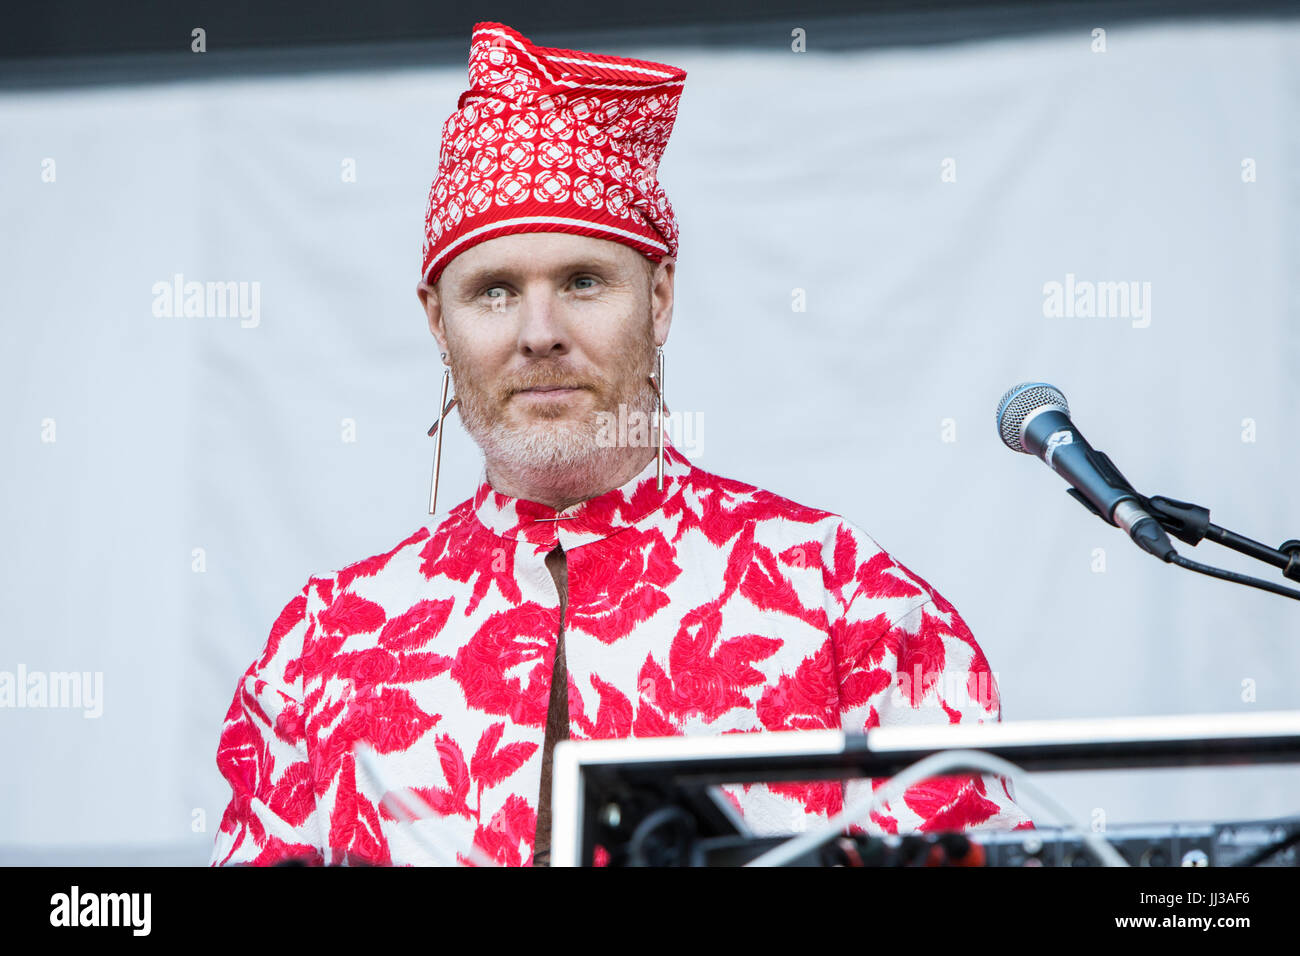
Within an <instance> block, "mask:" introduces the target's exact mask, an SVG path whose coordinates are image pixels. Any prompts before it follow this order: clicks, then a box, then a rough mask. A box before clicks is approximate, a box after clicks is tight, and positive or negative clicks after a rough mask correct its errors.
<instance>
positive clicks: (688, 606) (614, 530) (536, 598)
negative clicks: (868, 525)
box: [212, 443, 1032, 865]
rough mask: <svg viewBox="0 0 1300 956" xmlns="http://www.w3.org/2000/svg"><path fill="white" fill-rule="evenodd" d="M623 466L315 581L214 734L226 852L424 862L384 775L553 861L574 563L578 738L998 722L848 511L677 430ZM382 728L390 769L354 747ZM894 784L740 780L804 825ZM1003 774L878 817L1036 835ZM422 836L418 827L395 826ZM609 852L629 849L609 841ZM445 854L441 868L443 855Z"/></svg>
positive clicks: (520, 849) (960, 647)
mask: <svg viewBox="0 0 1300 956" xmlns="http://www.w3.org/2000/svg"><path fill="white" fill-rule="evenodd" d="M664 457H665V475H664V489H663V491H662V492H660V491H658V490H657V489H656V487H655V463H654V462H653V461H651V463H650V464H649V465H648V466H647V467H646V469H645V470H644V471H642V473H641V474H640V475H638V476H636V477H635V478H633V479H632V480H631V481H629V482H628V483H627V484H626V485H624V486H622V487H620V488H617V489H613V490H611V491H609V492H606V493H605V494H603V495H598V496H596V497H595V498H592V499H589V500H588V501H586V502H581V503H579V504H578V505H575V506H572V507H571V508H569V509H565V511H563V512H555V511H554V510H553V509H549V508H548V507H547V506H545V505H542V504H540V503H537V502H531V501H525V500H521V499H515V498H510V497H508V496H505V495H501V494H499V493H498V492H496V491H495V490H493V489H492V488H491V486H490V485H488V483H487V482H486V478H484V480H483V481H481V482H480V485H479V488H478V490H477V491H476V493H475V494H474V496H473V497H471V498H469V499H467V500H466V501H463V502H461V503H460V504H458V505H456V506H455V507H453V508H452V509H451V510H450V511H448V512H446V513H444V514H440V515H437V516H434V518H433V519H431V521H430V523H429V525H428V526H427V527H426V528H422V529H419V530H417V531H416V532H414V533H413V534H410V535H408V536H407V537H406V538H405V539H404V540H403V541H402V542H401V543H400V544H399V545H398V546H397V547H395V548H391V549H389V550H386V551H384V552H383V553H382V554H379V555H376V556H375V557H373V558H367V559H364V560H362V561H358V562H356V563H354V564H352V565H349V566H348V567H346V568H344V569H343V570H342V571H339V572H336V573H332V574H325V575H316V576H313V577H311V578H310V579H309V580H308V582H307V585H306V586H305V587H304V588H303V589H302V591H301V593H300V594H298V595H297V596H295V597H294V598H293V599H292V600H291V601H289V602H288V603H287V604H286V605H285V607H284V609H283V610H282V611H281V612H280V614H279V615H278V616H277V617H276V619H275V621H274V623H273V624H272V627H271V631H270V634H269V636H268V638H267V641H266V644H265V645H264V647H263V648H262V649H261V651H260V653H259V654H258V655H257V656H256V659H255V660H254V661H253V663H252V664H251V665H250V666H249V667H248V668H247V670H246V671H245V672H244V674H243V676H242V677H241V678H240V681H239V684H238V687H237V688H236V693H235V695H234V698H233V700H232V702H231V705H230V707H229V709H228V710H227V713H226V717H225V724H224V726H223V728H222V731H221V736H220V740H219V742H218V752H217V765H218V768H219V769H220V771H221V773H222V775H223V776H224V777H225V779H226V780H227V782H228V783H229V784H230V787H231V797H230V801H229V804H228V806H227V807H226V810H225V813H224V815H223V817H222V821H221V826H220V828H219V831H218V833H217V837H216V840H215V843H214V847H213V855H212V862H213V863H214V864H228V863H255V864H259V865H260V864H267V863H274V862H277V861H278V860H281V859H286V858H289V857H301V858H303V859H304V860H305V861H307V862H314V863H323V864H358V863H382V864H389V863H391V864H413V863H422V862H429V859H428V858H427V857H426V856H424V855H423V854H424V853H425V851H424V850H423V849H422V847H421V844H420V843H419V841H416V840H412V839H410V838H409V835H407V834H405V833H404V832H403V828H405V827H410V826H412V824H410V823H409V822H407V821H406V820H405V819H404V818H402V817H399V816H397V815H395V814H394V812H393V811H392V810H390V808H388V807H387V806H386V805H385V804H384V801H383V797H384V793H383V792H381V787H382V786H396V787H400V788H402V789H403V790H406V791H410V792H413V793H415V794H417V795H419V796H420V797H421V798H422V799H423V800H424V801H425V802H426V803H427V804H428V805H429V806H430V807H432V808H433V810H434V811H435V812H436V813H438V814H439V815H440V816H441V817H442V821H441V822H440V823H439V824H438V826H440V827H442V828H443V830H444V836H445V837H446V839H447V840H450V841H451V842H452V843H453V844H456V841H459V843H458V844H456V845H457V846H458V848H459V852H460V854H461V856H462V858H463V857H464V855H465V854H466V853H467V851H468V847H469V846H470V845H473V846H476V847H477V848H478V849H479V850H481V851H482V852H483V853H485V854H487V855H488V856H489V857H490V858H491V859H493V860H495V861H497V862H498V863H501V864H504V865H528V864H530V863H531V862H532V851H533V840H534V836H535V828H536V823H537V800H538V792H539V784H540V778H541V760H542V743H543V739H544V735H545V728H546V718H547V708H548V703H549V699H550V696H551V693H550V690H551V689H550V682H551V677H552V674H553V671H554V665H555V655H556V651H557V647H558V640H557V637H558V631H559V628H560V625H561V608H560V603H559V596H558V594H557V593H556V588H555V584H554V580H553V579H552V577H551V574H550V571H549V569H548V568H547V566H546V563H545V559H546V555H547V554H548V553H549V552H551V551H552V550H554V549H556V548H557V547H560V548H562V549H563V551H564V553H565V558H566V563H567V579H568V600H567V607H566V609H565V617H564V625H565V653H566V665H567V673H568V686H567V690H568V704H569V735H570V736H571V737H572V738H574V739H575V740H584V739H590V740H600V739H603V740H612V739H621V738H626V737H666V736H680V735H695V734H731V733H773V732H778V733H779V732H799V731H806V730H819V729H842V730H844V731H846V732H851V733H864V732H867V731H869V730H871V729H873V728H875V727H886V726H892V725H897V724H916V723H918V722H921V723H925V722H928V723H934V724H949V723H959V722H970V721H985V720H989V721H996V720H998V719H1000V713H1001V711H1000V698H999V696H998V688H997V686H996V682H995V681H994V680H993V673H992V671H991V669H990V665H989V661H988V658H987V656H986V655H985V653H984V651H983V649H982V648H981V646H980V645H979V643H978V642H977V641H976V640H975V638H974V636H973V635H972V634H971V632H970V630H969V628H967V626H966V624H965V622H964V621H963V620H962V619H961V617H960V615H959V614H958V613H957V611H956V609H955V608H954V607H953V606H952V605H951V604H950V603H949V602H948V601H946V600H945V599H944V598H943V596H942V595H940V594H939V593H938V592H937V591H935V590H934V589H933V588H932V587H930V586H929V585H928V584H927V583H926V582H925V581H924V580H922V579H921V578H920V577H918V576H917V575H915V574H914V573H912V572H911V571H910V570H908V569H907V568H905V567H903V566H902V565H901V564H899V563H897V562H896V561H894V560H893V559H892V558H891V557H890V555H889V554H888V553H886V552H885V551H884V550H882V549H881V548H880V546H879V545H878V544H877V543H876V542H875V541H874V540H872V539H871V537H870V536H868V535H867V534H866V533H865V532H864V531H862V530H861V529H860V528H858V527H857V526H855V525H853V524H851V523H850V522H848V521H847V520H845V519H844V518H842V517H840V516H838V515H834V514H831V513H829V512H825V511H819V510H817V509H814V508H808V507H805V506H803V505H800V504H797V503H795V502H792V501H789V500H788V499H784V498H781V497H779V496H777V495H774V494H771V493H770V492H766V491H763V490H762V489H759V488H755V487H753V486H752V485H747V484H745V483H743V482H740V481H736V480H733V479H729V478H723V477H721V476H718V475H715V474H712V473H710V472H706V471H704V470H702V469H700V468H698V467H696V466H695V465H693V464H692V463H691V462H690V461H689V459H687V458H686V457H685V456H684V455H682V454H681V453H680V452H679V451H678V450H677V449H676V448H674V447H673V446H672V445H671V444H670V443H668V444H666V447H665V456H664ZM363 741H364V742H365V743H367V744H368V745H369V746H370V748H371V749H372V751H373V753H374V755H375V759H376V760H377V761H378V762H379V763H380V765H381V766H382V767H383V768H384V770H385V774H384V775H385V777H386V778H387V782H386V783H384V784H381V782H380V781H377V780H373V779H371V777H370V774H369V772H368V771H367V770H366V768H364V767H363V766H362V765H361V764H359V763H358V762H357V759H356V755H355V753H354V749H355V747H356V746H357V744H358V743H359V742H363ZM883 782H884V781H883V780H880V779H871V780H856V781H849V782H848V783H847V784H844V785H841V784H840V783H837V782H811V783H801V782H789V783H784V782H783V783H773V784H771V785H763V784H752V785H741V786H737V787H731V788H726V789H725V790H724V792H726V793H727V798H728V799H729V800H731V801H732V802H733V805H735V806H736V807H737V809H738V810H739V811H740V812H741V814H742V815H743V816H745V817H746V819H747V820H748V821H749V822H750V823H751V825H752V826H753V828H754V829H755V831H756V832H759V833H771V832H789V831H791V830H793V829H799V828H802V827H803V826H806V825H807V824H808V823H810V822H814V821H816V820H820V819H825V818H826V817H828V816H829V815H831V814H834V813H836V812H838V811H839V810H840V809H841V808H842V807H843V806H844V805H845V802H846V801H848V800H850V799H856V797H857V796H858V795H861V794H863V793H870V792H874V790H875V789H876V788H878V787H879V786H880V785H881V784H882V783H883ZM1031 826H1032V822H1031V821H1030V820H1029V818H1028V817H1027V816H1026V815H1025V813H1024V812H1023V811H1022V810H1021V809H1020V808H1019V807H1018V806H1017V805H1016V803H1015V801H1014V797H1013V794H1012V792H1011V789H1010V787H1009V785H1008V784H1007V783H1006V781H1004V780H1002V779H1001V778H998V777H996V776H993V775H975V774H972V775H965V776H960V775H959V776H954V777H949V778H941V779H937V780H930V781H924V782H923V783H921V784H918V785H916V786H914V787H911V788H909V789H908V791H907V792H906V793H905V794H903V795H901V796H900V797H898V798H895V799H893V800H892V801H890V802H889V803H886V804H884V805H883V806H881V807H879V808H878V809H877V810H876V811H875V812H873V813H872V814H871V815H870V818H869V819H868V820H867V821H865V822H864V823H862V824H861V825H860V827H861V828H865V829H867V830H869V831H871V832H876V833H896V832H909V831H915V830H934V829H942V828H953V829H979V828H984V827H988V828H1004V829H1005V828H1023V827H1031ZM399 836H400V837H401V839H398V837H399ZM602 859H608V855H607V854H604V855H602ZM443 862H446V861H443Z"/></svg>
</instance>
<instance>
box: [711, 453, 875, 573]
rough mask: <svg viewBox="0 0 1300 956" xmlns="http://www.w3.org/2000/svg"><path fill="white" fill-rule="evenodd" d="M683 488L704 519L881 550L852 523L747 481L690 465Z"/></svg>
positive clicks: (864, 531) (867, 535)
mask: <svg viewBox="0 0 1300 956" xmlns="http://www.w3.org/2000/svg"><path fill="white" fill-rule="evenodd" d="M687 486H688V487H689V488H690V489H691V490H692V491H693V492H694V497H695V499H696V500H697V501H699V502H700V505H701V507H700V508H699V511H700V514H701V517H702V518H703V519H704V520H714V521H719V520H723V519H724V518H726V517H734V516H740V517H743V518H744V520H745V521H746V522H771V523H773V524H774V525H776V526H778V527H782V528H785V529H788V530H791V531H793V532H794V533H796V534H802V535H804V536H808V535H810V534H816V535H817V536H818V537H819V538H821V539H824V540H827V541H829V542H830V543H831V544H834V543H835V542H836V541H837V539H843V540H845V541H848V540H853V541H854V542H856V543H857V546H858V547H859V548H862V549H866V550H869V551H871V552H872V553H875V552H883V550H884V549H883V548H881V547H880V545H879V544H878V543H877V542H876V540H875V539H874V538H873V537H872V536H871V535H870V534H868V533H867V531H866V530H865V529H864V528H863V527H862V526H861V525H859V524H858V523H857V522H855V521H854V520H852V519H850V518H847V517H845V516H844V515H842V514H839V513H837V512H835V511H831V510H829V509H827V508H819V507H816V506H813V505H808V504H804V503H803V502H800V501H796V500H794V499H793V498H789V497H787V496H785V495H781V494H777V493H776V492H774V491H768V490H767V489H766V488H762V487H759V486H758V485H755V484H752V483H750V482H747V481H741V480H739V479H736V478H729V477H725V476H723V475H719V474H716V473H715V472H711V471H707V470H706V469H703V468H700V467H699V466H698V465H692V468H691V477H690V480H689V481H688V483H687Z"/></svg>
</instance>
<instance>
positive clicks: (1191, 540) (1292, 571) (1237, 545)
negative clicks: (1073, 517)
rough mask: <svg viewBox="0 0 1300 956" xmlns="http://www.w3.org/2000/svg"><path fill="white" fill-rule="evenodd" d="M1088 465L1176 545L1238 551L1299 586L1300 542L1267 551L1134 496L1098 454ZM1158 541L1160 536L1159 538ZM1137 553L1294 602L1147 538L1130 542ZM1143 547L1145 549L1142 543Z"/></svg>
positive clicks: (1182, 509)
mask: <svg viewBox="0 0 1300 956" xmlns="http://www.w3.org/2000/svg"><path fill="white" fill-rule="evenodd" d="M1093 464H1094V466H1095V467H1096V468H1097V470H1098V471H1099V472H1100V473H1101V474H1102V475H1104V476H1105V478H1106V480H1107V481H1109V482H1110V483H1111V484H1112V485H1113V486H1114V487H1116V488H1122V489H1124V490H1125V491H1127V492H1129V493H1130V494H1132V495H1133V496H1134V497H1135V498H1136V499H1137V500H1138V501H1139V502H1140V503H1141V505H1142V507H1143V508H1144V509H1145V510H1146V512H1147V513H1148V514H1149V515H1150V516H1151V517H1152V518H1154V519H1155V522H1156V524H1158V525H1160V527H1161V528H1163V529H1164V530H1165V531H1167V532H1168V533H1169V534H1172V535H1173V536H1174V537H1175V538H1178V539H1179V540H1180V541H1183V542H1186V543H1187V544H1190V545H1192V546H1193V547H1195V546H1196V545H1197V544H1199V543H1200V542H1201V541H1203V540H1205V539H1206V538H1209V539H1210V540H1211V541H1214V542H1216V543H1217V544H1221V545H1223V546H1224V547H1226V548H1231V549H1233V550H1234V551H1240V552H1241V553H1242V554H1244V555H1247V556H1249V557H1252V558H1255V559H1256V560H1259V561H1264V562H1266V563H1267V564H1271V565H1273V566H1274V567H1276V568H1281V569H1282V573H1283V574H1284V575H1285V576H1286V577H1287V578H1289V579H1291V580H1292V581H1300V540H1294V539H1293V540H1290V541H1285V542H1283V544H1282V547H1281V548H1270V547H1269V546H1268V545H1266V544H1261V543H1260V542H1258V541H1254V540H1252V539H1251V538H1247V537H1246V536H1245V535H1240V534H1237V533H1236V532H1235V531H1229V530H1228V529H1227V528H1221V527H1219V526H1218V525H1217V524H1213V523H1211V521H1210V509H1209V508H1202V507H1201V506H1200V505H1194V504H1190V503H1189V502H1186V501H1175V500H1174V499H1172V498H1166V497H1164V496H1162V495H1157V496H1156V497H1154V498H1148V497H1147V496H1146V495H1143V494H1142V493H1141V492H1139V491H1137V490H1135V489H1134V488H1133V486H1132V485H1131V484H1129V481H1128V479H1127V478H1125V477H1124V476H1123V475H1122V474H1121V473H1120V470H1119V469H1118V468H1116V467H1115V463H1114V462H1113V461H1111V460H1110V457H1109V456H1108V455H1107V454H1106V453H1105V452H1103V451H1097V450H1096V449H1094V456H1093ZM1066 491H1067V492H1068V493H1069V495H1070V497H1072V498H1074V500H1075V501H1077V502H1079V504H1081V505H1083V506H1084V507H1085V508H1087V509H1088V510H1089V511H1091V512H1092V513H1093V514H1095V515H1096V516H1097V517H1099V518H1101V519H1102V520H1103V521H1105V522H1107V523H1109V524H1117V522H1116V521H1114V520H1113V519H1112V518H1109V517H1107V516H1106V515H1103V514H1102V513H1101V512H1100V511H1098V510H1097V509H1096V508H1095V507H1094V506H1093V504H1092V502H1090V501H1089V500H1088V499H1087V498H1086V497H1085V496H1084V495H1083V494H1081V493H1080V492H1079V491H1078V490H1076V489H1074V488H1067V489H1066ZM1162 537H1163V536H1162ZM1133 540H1134V541H1135V542H1136V543H1137V544H1138V545H1139V547H1142V548H1143V550H1145V551H1148V552H1149V553H1151V554H1154V555H1155V556H1156V557H1158V558H1160V559H1161V560H1162V561H1167V562H1168V563H1170V564H1176V565H1177V566H1178V567H1180V568H1185V569H1186V570H1188V571H1195V572H1196V573H1197V574H1204V575H1208V576H1209V577H1212V578H1219V579H1220V580H1222V581H1231V582H1232V583H1233V584H1244V585H1245V586H1246V587H1251V588H1259V589H1260V590H1261V591H1268V592H1270V593H1272V594H1280V595H1281V596H1282V597H1288V598H1291V599H1292V600H1293V601H1300V591H1297V590H1295V589H1294V588H1287V587H1282V585H1280V584H1273V583H1272V582H1271V581H1261V580H1260V579H1259V578H1253V577H1251V576H1250V575H1248V574H1238V573H1237V572H1236V571H1228V570H1225V569H1223V568H1216V567H1211V566H1210V565H1208V564H1200V563H1199V562H1196V561H1193V560H1191V559H1190V558H1185V557H1183V556H1182V555H1181V554H1179V553H1178V552H1177V551H1175V550H1174V548H1173V546H1172V545H1171V544H1170V543H1169V540H1168V539H1167V538H1166V539H1164V542H1163V543H1164V547H1163V548H1157V549H1154V550H1153V549H1152V548H1151V547H1149V546H1148V545H1149V544H1150V536H1146V537H1145V538H1144V539H1143V540H1138V538H1134V539H1133ZM1144 541H1145V542H1146V543H1144Z"/></svg>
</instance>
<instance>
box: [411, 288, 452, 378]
mask: <svg viewBox="0 0 1300 956" xmlns="http://www.w3.org/2000/svg"><path fill="white" fill-rule="evenodd" d="M415 294H416V295H417V296H418V297H419V299H420V305H421V306H422V307H423V308H424V314H425V316H426V317H427V318H428V320H429V331H430V332H431V333H433V337H434V338H435V339H437V340H438V351H440V352H442V353H443V354H444V355H445V354H446V353H447V352H449V351H450V350H449V349H448V348H447V329H446V327H445V326H444V324H443V317H442V303H441V302H440V301H439V300H438V290H437V289H435V288H434V287H433V286H431V285H429V283H427V282H424V281H420V282H418V283H416V286H415ZM443 364H450V363H449V362H447V360H446V359H444V360H443Z"/></svg>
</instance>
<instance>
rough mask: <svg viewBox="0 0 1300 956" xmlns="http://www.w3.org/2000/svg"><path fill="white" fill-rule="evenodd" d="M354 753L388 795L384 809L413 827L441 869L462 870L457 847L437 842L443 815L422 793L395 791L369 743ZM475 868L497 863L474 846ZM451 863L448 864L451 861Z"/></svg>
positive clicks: (361, 743) (471, 854) (360, 744)
mask: <svg viewBox="0 0 1300 956" xmlns="http://www.w3.org/2000/svg"><path fill="white" fill-rule="evenodd" d="M352 749H353V752H354V753H355V754H356V755H357V757H359V758H360V760H361V763H362V765H363V766H364V767H365V768H366V772H367V773H368V774H370V776H371V777H372V778H374V780H375V783H376V784H378V785H379V788H380V790H382V791H383V792H384V798H383V800H382V801H381V802H382V803H383V804H384V806H386V807H388V809H389V810H391V811H392V812H393V813H395V814H398V815H400V816H402V817H403V818H404V819H405V820H406V821H407V822H408V823H410V824H412V826H411V835H412V836H413V837H414V838H415V840H416V842H418V843H420V844H421V845H422V846H423V847H424V849H425V850H426V851H427V852H428V853H429V855H430V856H432V857H433V858H434V860H435V861H437V865H438V866H459V865H460V864H459V862H458V861H457V859H456V853H457V851H456V849H455V847H452V846H449V845H448V844H446V843H444V842H443V841H442V839H441V838H435V836H434V834H433V832H429V831H436V828H437V826H442V825H443V823H442V819H443V818H442V814H440V813H439V812H438V811H437V810H435V809H433V807H431V806H429V805H428V804H427V803H425V802H424V800H423V799H422V798H421V797H420V795H419V794H418V793H414V792H413V791H411V790H409V789H407V788H405V787H403V788H400V789H399V788H397V787H394V786H393V785H392V784H391V783H390V782H389V780H388V778H387V777H386V776H385V775H384V772H383V770H381V769H380V767H379V760H378V759H377V758H376V757H375V752H374V751H373V750H372V749H371V748H370V745H369V744H367V743H366V742H365V741H360V740H359V741H357V743H356V745H355V746H354V747H353V748H352ZM407 801H410V803H411V804H414V806H415V808H416V809H415V810H412V809H411V807H410V806H408V804H407ZM421 822H424V823H426V824H435V825H436V826H426V827H425V828H424V829H423V830H422V829H421V828H420V827H418V826H415V824H417V823H421ZM464 856H465V857H467V858H468V859H469V861H470V862H471V863H473V864H474V865H475V866H496V865H497V862H496V860H493V859H492V858H491V857H489V856H488V855H487V854H486V853H484V852H483V851H482V850H480V849H479V848H478V847H477V846H475V845H474V844H473V843H471V844H470V847H469V851H468V852H467V853H465V854H464ZM448 860H450V861H451V862H450V863H448V862H447V861H448Z"/></svg>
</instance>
